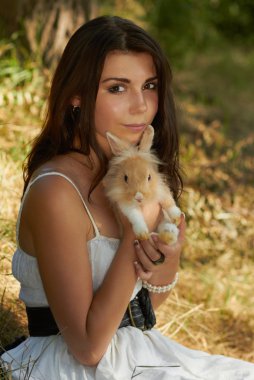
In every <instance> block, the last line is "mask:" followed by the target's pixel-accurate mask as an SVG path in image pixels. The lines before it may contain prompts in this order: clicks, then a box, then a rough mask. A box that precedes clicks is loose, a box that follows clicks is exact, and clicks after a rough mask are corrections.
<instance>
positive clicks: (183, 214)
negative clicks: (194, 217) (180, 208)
mask: <svg viewBox="0 0 254 380" xmlns="http://www.w3.org/2000/svg"><path fill="white" fill-rule="evenodd" d="M182 216H183V218H184V220H185V218H186V217H185V213H184V212H182Z"/></svg>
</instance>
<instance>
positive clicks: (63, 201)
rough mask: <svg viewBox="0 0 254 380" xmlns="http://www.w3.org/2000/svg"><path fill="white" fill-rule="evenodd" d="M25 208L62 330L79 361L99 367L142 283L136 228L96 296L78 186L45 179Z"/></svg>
mask: <svg viewBox="0 0 254 380" xmlns="http://www.w3.org/2000/svg"><path fill="white" fill-rule="evenodd" d="M24 208H26V221H27V224H28V227H29V229H30V231H31V234H32V239H33V246H34V252H35V253H36V257H37V260H38V265H39V270H40V274H41V278H42V282H43V286H44V289H45V292H46V295H47V299H48V302H49V305H50V308H51V310H52V312H53V315H54V318H55V320H56V322H57V324H58V327H59V329H60V331H61V334H62V336H63V337H64V339H65V341H66V343H67V345H68V348H69V350H70V351H71V353H72V354H73V356H74V357H75V358H76V359H77V360H78V361H79V362H81V363H83V364H86V365H95V364H97V363H98V362H99V360H100V359H101V357H102V356H103V354H104V353H105V351H106V349H107V347H108V345H109V343H110V340H111V339H112V336H113V335H114V333H115V332H116V330H117V328H118V326H119V324H120V322H121V319H122V317H123V314H124V312H125V311H126V307H127V304H128V303H129V300H130V297H131V294H132V292H133V289H134V286H135V283H136V279H137V276H136V273H135V268H134V261H135V260H136V254H135V251H134V246H133V241H134V235H133V232H132V230H131V227H129V229H126V228H125V234H124V238H123V239H122V241H121V243H120V246H119V249H118V251H117V253H116V256H115V258H114V260H113V262H112V264H111V266H110V269H109V271H108V273H107V275H106V277H105V280H104V281H103V284H102V285H101V287H100V288H99V289H98V290H97V292H96V294H95V295H94V296H93V290H92V274H91V268H90V263H89V258H88V252H87V239H86V232H87V231H88V227H89V226H90V221H89V219H88V217H87V215H86V212H85V210H84V207H83V204H82V202H81V200H80V198H79V196H78V195H77V193H76V191H75V189H73V188H72V186H71V185H69V184H68V183H67V182H66V181H65V180H64V179H62V178H60V177H45V178H43V179H41V180H40V181H38V182H36V183H35V184H34V185H33V186H32V188H31V189H30V191H29V193H28V195H27V199H26V200H25V205H24ZM101 254H102V255H103V251H102V252H101Z"/></svg>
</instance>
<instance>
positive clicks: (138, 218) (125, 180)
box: [103, 125, 181, 244]
mask: <svg viewBox="0 0 254 380" xmlns="http://www.w3.org/2000/svg"><path fill="white" fill-rule="evenodd" d="M153 136H154V129H153V127H152V126H151V125H149V126H148V127H147V128H146V129H145V131H144V133H143V135H142V138H141V141H140V144H139V146H138V147H134V146H132V145H130V144H129V143H128V142H126V141H123V140H121V139H119V138H118V137H116V136H114V135H113V134H111V133H107V138H108V142H109V145H110V147H111V150H112V152H113V154H114V155H115V156H114V157H113V158H112V159H111V160H110V162H109V170H108V172H107V174H106V176H105V177H104V179H103V184H104V187H105V192H106V195H107V197H108V198H109V199H110V201H111V202H112V204H113V205H115V206H117V208H119V209H120V210H121V212H122V213H123V214H124V215H125V216H126V217H127V218H128V220H129V221H130V223H131V224H132V227H133V231H134V232H135V234H136V236H137V238H138V239H140V240H146V239H148V238H149V231H148V228H147V225H146V223H145V220H144V217H143V214H142V209H141V206H142V205H144V204H145V202H148V201H151V200H154V201H157V202H158V203H160V205H161V207H162V210H163V215H164V217H163V220H162V222H161V223H160V224H159V226H158V234H159V237H160V238H161V239H162V240H163V241H164V242H165V243H167V244H171V243H174V242H175V241H176V240H177V236H178V232H179V231H178V228H177V225H178V223H179V221H180V215H181V210H180V209H179V208H178V207H177V206H176V204H175V201H174V199H173V196H172V194H171V191H170V189H169V188H168V186H167V184H166V181H165V179H164V177H163V175H162V174H161V173H159V171H158V165H159V163H160V161H159V159H158V158H157V157H156V156H155V155H154V154H153V153H152V152H151V151H150V148H151V146H152V142H153Z"/></svg>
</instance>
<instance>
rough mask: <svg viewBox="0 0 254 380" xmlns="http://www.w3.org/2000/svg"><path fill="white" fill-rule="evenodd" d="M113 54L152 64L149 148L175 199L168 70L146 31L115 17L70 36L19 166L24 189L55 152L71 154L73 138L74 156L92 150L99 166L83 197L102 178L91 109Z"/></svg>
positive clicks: (178, 182)
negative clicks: (141, 56) (76, 103)
mask: <svg viewBox="0 0 254 380" xmlns="http://www.w3.org/2000/svg"><path fill="white" fill-rule="evenodd" d="M114 50H120V51H125V52H126V51H134V52H146V53H149V54H150V55H151V56H152V58H153V60H154V64H155V66H156V71H157V76H158V97H159V104H158V112H157V114H156V116H155V118H154V120H153V123H152V124H153V127H154V129H155V139H154V144H153V149H154V150H155V151H156V152H157V155H158V157H159V158H160V159H161V160H162V161H163V162H164V163H166V165H162V167H161V168H160V170H161V171H162V172H163V173H164V174H165V175H166V178H167V179H168V183H169V186H170V188H171V190H172V192H173V194H174V197H175V198H178V196H179V195H180V193H181V190H182V179H181V175H180V169H179V139H178V131H177V125H176V116H175V105H174V99H173V95H172V89H171V82H172V74H171V70H170V66H169V64H168V61H167V59H166V56H165V55H164V53H163V52H162V50H161V48H160V46H159V44H158V43H157V42H156V41H155V40H154V39H153V38H152V37H151V36H150V35H149V34H148V33H147V32H146V31H144V30H143V29H142V28H140V27H139V26H137V25H136V24H134V23H133V22H132V21H130V20H126V19H123V18H120V17H116V16H114V17H110V16H102V17H98V18H96V19H93V20H91V21H89V22H87V23H86V24H84V25H83V26H81V27H80V28H79V29H78V30H77V31H76V32H75V33H74V34H73V36H72V37H71V38H70V40H69V42H68V44H67V46H66V48H65V50H64V52H63V55H62V57H61V59H60V62H59V64H58V67H57V69H56V72H55V75H54V77H53V80H52V86H51V91H50V95H49V101H48V113H47V117H46V120H45V123H44V126H43V129H42V131H41V133H40V135H39V136H38V137H37V138H36V140H35V141H34V145H33V148H32V150H31V152H30V154H29V155H28V160H27V163H26V165H25V167H24V181H25V186H24V188H26V187H27V184H28V182H29V180H30V178H31V176H32V174H33V172H34V171H35V170H36V169H37V168H38V167H39V166H40V165H42V164H43V163H45V162H46V161H48V160H50V159H51V158H53V157H54V156H56V155H58V154H66V153H68V152H70V151H72V150H75V147H74V139H75V138H76V137H78V138H79V141H80V149H79V152H80V153H83V154H84V155H87V156H89V153H90V149H91V148H92V149H93V150H94V151H95V152H96V154H97V156H98V159H99V162H100V169H99V171H98V172H97V173H96V176H95V178H94V181H93V183H92V184H91V187H90V191H89V196H90V195H91V192H92V191H93V189H94V188H95V187H96V186H97V185H98V183H99V182H100V181H101V179H102V178H103V177H104V175H105V173H106V171H107V158H106V156H105V154H104V153H103V151H102V149H101V148H100V146H99V144H98V143H97V141H96V137H95V126H94V110H95V102H96V96H97V92H98V86H99V81H100V77H101V73H102V70H103V65H104V61H105V58H106V56H107V54H108V53H109V52H110V51H114ZM74 96H79V97H80V101H81V107H80V113H79V114H78V115H76V116H75V115H74V114H73V112H72V106H71V99H72V98H73V97H74Z"/></svg>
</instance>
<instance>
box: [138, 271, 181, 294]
mask: <svg viewBox="0 0 254 380" xmlns="http://www.w3.org/2000/svg"><path fill="white" fill-rule="evenodd" d="M178 278H179V273H178V272H177V273H176V275H175V279H174V281H173V282H171V283H170V284H168V285H164V286H156V285H152V284H149V282H147V281H143V283H142V286H143V288H145V289H147V290H148V292H151V293H166V292H169V291H170V290H172V289H174V287H175V286H176V284H177V281H178Z"/></svg>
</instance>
